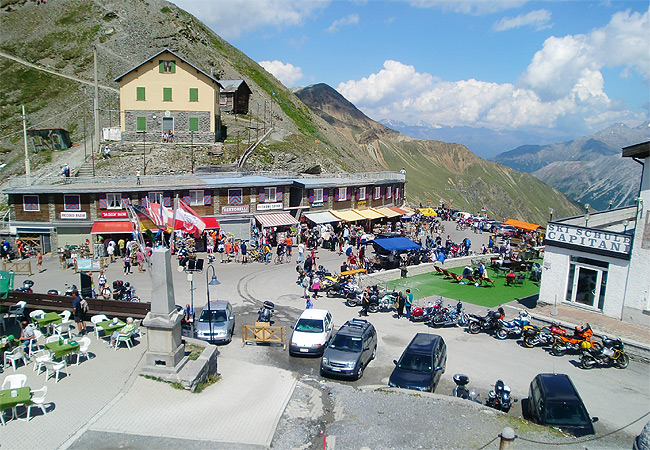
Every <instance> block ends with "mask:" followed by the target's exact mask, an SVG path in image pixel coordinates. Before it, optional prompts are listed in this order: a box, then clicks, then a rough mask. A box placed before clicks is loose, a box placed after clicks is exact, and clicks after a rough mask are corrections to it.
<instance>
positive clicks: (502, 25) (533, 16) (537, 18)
mask: <svg viewBox="0 0 650 450" xmlns="http://www.w3.org/2000/svg"><path fill="white" fill-rule="evenodd" d="M550 21H551V12H550V11H548V10H546V9H536V10H535V11H531V12H529V13H527V14H520V15H518V16H517V17H504V18H502V19H501V20H499V21H497V22H495V23H494V25H492V29H493V30H494V31H507V30H512V29H513V28H521V27H528V26H529V27H532V28H534V29H535V30H538V31H539V30H544V29H546V28H550V27H551V25H550V24H549V22H550Z"/></svg>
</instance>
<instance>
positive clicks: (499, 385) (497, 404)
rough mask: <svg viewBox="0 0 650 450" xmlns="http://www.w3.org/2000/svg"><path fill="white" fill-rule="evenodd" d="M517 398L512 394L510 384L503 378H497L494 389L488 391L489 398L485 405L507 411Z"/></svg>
mask: <svg viewBox="0 0 650 450" xmlns="http://www.w3.org/2000/svg"><path fill="white" fill-rule="evenodd" d="M516 401H517V399H513V398H512V397H511V396H510V386H508V385H507V384H505V383H504V382H503V381H501V380H497V382H496V383H495V384H494V389H492V390H490V392H488V398H487V400H486V401H485V406H489V407H491V408H494V409H497V410H499V411H503V412H505V413H507V412H508V411H510V408H512V407H513V403H515V402H516Z"/></svg>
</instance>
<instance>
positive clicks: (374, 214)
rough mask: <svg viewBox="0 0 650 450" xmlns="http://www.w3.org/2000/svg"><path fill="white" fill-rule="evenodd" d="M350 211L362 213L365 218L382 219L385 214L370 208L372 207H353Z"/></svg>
mask: <svg viewBox="0 0 650 450" xmlns="http://www.w3.org/2000/svg"><path fill="white" fill-rule="evenodd" d="M352 211H354V212H355V213H357V214H360V215H362V216H363V217H365V218H366V219H383V218H385V217H386V216H385V215H383V214H382V213H380V212H378V211H377V210H375V209H372V208H366V209H353V210H352Z"/></svg>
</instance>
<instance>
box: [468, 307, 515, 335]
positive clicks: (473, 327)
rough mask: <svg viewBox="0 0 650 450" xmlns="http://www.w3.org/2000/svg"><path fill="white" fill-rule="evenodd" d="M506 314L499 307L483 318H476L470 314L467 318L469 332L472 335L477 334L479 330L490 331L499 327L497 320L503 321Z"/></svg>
mask: <svg viewBox="0 0 650 450" xmlns="http://www.w3.org/2000/svg"><path fill="white" fill-rule="evenodd" d="M505 315H506V313H505V311H504V310H503V308H502V307H501V306H499V309H497V310H496V311H489V310H488V312H487V314H486V315H485V316H478V315H476V314H470V315H469V317H468V321H469V327H468V328H469V332H470V333H472V334H477V333H479V332H480V331H481V330H485V331H492V330H495V329H496V328H497V327H498V326H499V319H503V318H504V317H505Z"/></svg>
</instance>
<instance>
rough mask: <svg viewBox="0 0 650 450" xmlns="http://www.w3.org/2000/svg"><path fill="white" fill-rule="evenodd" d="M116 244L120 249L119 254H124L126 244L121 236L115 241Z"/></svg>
mask: <svg viewBox="0 0 650 450" xmlns="http://www.w3.org/2000/svg"><path fill="white" fill-rule="evenodd" d="M117 246H118V248H119V249H120V256H124V247H125V246H126V242H125V241H124V239H123V238H120V240H119V241H117Z"/></svg>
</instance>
